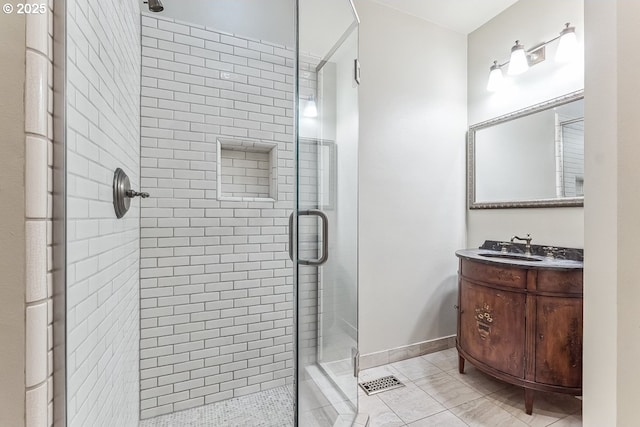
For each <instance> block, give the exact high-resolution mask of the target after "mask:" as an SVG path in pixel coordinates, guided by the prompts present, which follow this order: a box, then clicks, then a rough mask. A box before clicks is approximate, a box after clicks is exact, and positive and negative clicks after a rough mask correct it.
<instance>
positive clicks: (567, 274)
mask: <svg viewBox="0 0 640 427" xmlns="http://www.w3.org/2000/svg"><path fill="white" fill-rule="evenodd" d="M537 289H538V291H543V292H562V293H570V294H581V293H582V270H576V271H573V270H570V271H557V270H540V271H538V286H537Z"/></svg>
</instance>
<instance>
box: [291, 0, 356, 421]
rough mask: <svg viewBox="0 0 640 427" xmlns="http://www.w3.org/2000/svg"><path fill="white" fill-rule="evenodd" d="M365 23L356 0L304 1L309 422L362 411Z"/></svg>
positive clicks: (302, 253)
mask: <svg viewBox="0 0 640 427" xmlns="http://www.w3.org/2000/svg"><path fill="white" fill-rule="evenodd" d="M358 25H359V21H358V17H357V14H356V12H355V9H354V8H353V5H352V3H351V2H350V1H349V0H331V1H327V0H322V1H320V0H300V1H299V26H298V28H299V41H298V42H299V44H298V52H299V53H298V70H299V71H298V81H297V84H298V97H299V106H300V108H299V110H298V121H297V123H298V129H297V141H296V142H297V144H296V150H297V156H296V158H297V161H296V173H297V177H296V194H297V198H296V207H297V210H296V215H294V216H292V218H291V219H292V224H294V223H295V226H294V227H293V229H294V230H296V231H297V233H295V237H296V239H295V240H296V241H295V244H294V245H293V246H294V247H295V248H297V250H296V251H295V256H297V260H296V261H297V262H296V263H295V264H296V290H297V292H296V298H297V305H296V306H297V354H296V356H297V357H296V358H297V369H296V379H297V381H296V385H297V420H298V425H300V426H305V425H321V426H325V425H326V426H334V425H351V424H352V423H353V421H354V420H355V418H356V415H357V412H358V411H357V408H358V384H357V367H356V364H357V352H358V163H357V159H358V84H359V65H358ZM294 217H295V218H294Z"/></svg>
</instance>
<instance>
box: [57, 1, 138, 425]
mask: <svg viewBox="0 0 640 427" xmlns="http://www.w3.org/2000/svg"><path fill="white" fill-rule="evenodd" d="M67 55H68V60H67V69H66V71H67V88H66V89H67V111H66V114H67V128H66V138H67V293H66V301H67V320H66V321H67V341H66V345H67V365H66V370H67V424H68V425H69V426H102V425H104V426H122V427H127V426H137V425H138V419H139V414H138V407H139V400H138V397H139V392H138V390H139V381H138V377H139V373H138V360H139V347H138V346H139V337H140V332H139V316H140V311H139V284H140V283H139V267H140V265H139V257H140V255H139V250H140V234H139V233H140V220H139V216H140V215H139V213H140V208H139V206H140V205H139V202H138V200H133V201H132V203H131V209H130V210H129V212H128V213H127V215H126V216H125V217H123V218H122V219H116V216H115V213H114V209H113V202H112V182H113V173H114V170H115V169H116V168H117V167H120V168H122V169H123V170H124V171H125V172H126V173H127V174H128V175H129V178H130V179H131V185H132V187H133V188H134V189H138V188H139V185H140V179H139V174H140V9H139V7H138V1H137V0H127V1H120V2H118V4H117V7H114V5H113V4H111V3H108V2H86V1H84V0H70V1H68V2H67Z"/></svg>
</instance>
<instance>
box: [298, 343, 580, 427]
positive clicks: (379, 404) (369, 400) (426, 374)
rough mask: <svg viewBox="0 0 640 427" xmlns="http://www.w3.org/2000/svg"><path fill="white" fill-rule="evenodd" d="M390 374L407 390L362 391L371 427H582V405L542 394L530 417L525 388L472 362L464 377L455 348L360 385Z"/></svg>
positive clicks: (398, 365) (375, 371) (378, 372)
mask: <svg viewBox="0 0 640 427" xmlns="http://www.w3.org/2000/svg"><path fill="white" fill-rule="evenodd" d="M385 375H395V376H396V377H397V378H398V379H399V380H400V381H402V382H403V383H404V384H405V385H406V387H403V388H398V389H395V390H389V391H386V392H382V393H379V394H376V395H373V396H367V395H366V394H365V393H364V392H363V391H361V392H360V412H361V413H368V414H369V415H370V417H371V420H370V426H371V427H379V426H385V427H395V426H412V427H426V426H434V427H465V426H473V427H485V426H486V427H501V426H504V427H526V426H536V427H538V426H540V427H542V426H553V427H569V426H571V427H577V426H582V401H581V400H579V399H577V398H575V397H572V396H568V395H564V394H556V393H536V396H535V400H534V406H533V415H527V414H525V412H524V392H523V391H522V389H521V388H518V387H515V386H512V385H510V384H507V383H504V382H501V381H498V380H495V379H493V378H492V377H489V376H488V375H485V374H484V373H482V372H480V371H478V370H477V369H475V368H474V367H473V366H472V365H471V364H469V363H467V364H466V366H465V374H463V375H461V374H459V373H458V355H457V352H456V350H455V349H448V350H443V351H440V352H437V353H432V354H428V355H425V356H420V357H414V358H412V359H407V360H402V361H400V362H395V363H390V364H388V365H384V366H380V367H376V368H371V369H367V370H365V371H362V372H361V373H360V379H359V381H360V382H362V381H369V380H373V379H376V378H380V377H382V376H385ZM301 427H304V426H301Z"/></svg>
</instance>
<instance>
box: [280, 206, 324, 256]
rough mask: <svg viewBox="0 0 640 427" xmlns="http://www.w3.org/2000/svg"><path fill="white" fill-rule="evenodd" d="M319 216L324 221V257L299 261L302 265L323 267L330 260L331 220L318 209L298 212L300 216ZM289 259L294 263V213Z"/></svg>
mask: <svg viewBox="0 0 640 427" xmlns="http://www.w3.org/2000/svg"><path fill="white" fill-rule="evenodd" d="M303 215H312V216H317V217H318V218H320V220H321V221H322V255H321V256H320V258H318V259H298V264H301V265H322V264H324V263H325V262H327V259H329V219H328V218H327V215H326V214H325V213H324V212H322V211H321V210H318V209H308V210H305V211H298V216H303ZM289 258H291V260H292V261H293V213H291V215H290V216H289Z"/></svg>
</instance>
